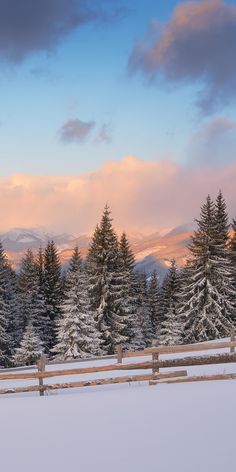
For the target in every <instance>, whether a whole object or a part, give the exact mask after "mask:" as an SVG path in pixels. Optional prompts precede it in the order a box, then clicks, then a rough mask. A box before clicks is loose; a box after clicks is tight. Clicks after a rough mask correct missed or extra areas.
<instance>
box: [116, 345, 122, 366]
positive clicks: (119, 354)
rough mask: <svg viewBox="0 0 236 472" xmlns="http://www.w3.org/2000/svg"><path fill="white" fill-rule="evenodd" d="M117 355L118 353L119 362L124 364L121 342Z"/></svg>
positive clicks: (117, 347)
mask: <svg viewBox="0 0 236 472" xmlns="http://www.w3.org/2000/svg"><path fill="white" fill-rule="evenodd" d="M116 355H117V364H122V357H123V355H122V346H121V344H118V345H117V346H116Z"/></svg>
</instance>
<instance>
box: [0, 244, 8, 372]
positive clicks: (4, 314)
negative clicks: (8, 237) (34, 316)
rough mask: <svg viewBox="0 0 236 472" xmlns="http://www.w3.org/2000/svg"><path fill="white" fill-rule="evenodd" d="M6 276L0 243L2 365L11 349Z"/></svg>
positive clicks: (0, 351)
mask: <svg viewBox="0 0 236 472" xmlns="http://www.w3.org/2000/svg"><path fill="white" fill-rule="evenodd" d="M6 277H7V260H6V255H5V253H4V250H3V247H2V244H1V243H0V365H1V366H3V367H6V366H7V365H9V356H10V351H11V343H10V337H9V335H8V333H7V326H8V322H9V317H10V310H9V305H8V303H7V294H6V286H7V285H6V283H7V280H6Z"/></svg>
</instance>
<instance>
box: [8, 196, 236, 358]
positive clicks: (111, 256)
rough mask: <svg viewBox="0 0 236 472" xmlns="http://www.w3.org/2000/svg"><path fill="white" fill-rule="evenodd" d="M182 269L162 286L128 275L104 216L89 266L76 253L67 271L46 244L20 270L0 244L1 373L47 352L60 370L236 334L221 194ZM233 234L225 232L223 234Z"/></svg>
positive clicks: (204, 211)
mask: <svg viewBox="0 0 236 472" xmlns="http://www.w3.org/2000/svg"><path fill="white" fill-rule="evenodd" d="M196 226H197V228H196V230H195V232H194V234H193V236H192V238H191V242H190V244H189V257H188V259H187V261H186V264H185V266H184V267H183V268H177V266H176V263H175V260H172V261H171V264H170V267H169V269H168V271H167V274H166V277H165V279H164V282H163V284H162V285H160V283H159V280H158V274H157V272H156V271H154V272H153V273H152V274H151V276H149V277H147V275H146V274H145V273H138V272H137V271H136V270H135V258H134V255H133V252H132V250H131V247H130V244H129V241H128V239H127V237H126V234H125V233H124V234H122V236H121V238H120V239H119V238H118V236H117V234H116V232H115V230H114V227H113V222H112V218H111V213H110V210H109V208H108V206H106V207H105V209H104V212H103V215H102V218H101V221H100V224H99V225H97V227H96V229H95V231H94V234H93V237H92V240H91V244H90V247H89V250H88V255H87V257H86V260H84V261H83V260H82V259H81V256H80V252H79V248H78V247H75V248H74V251H73V254H72V257H71V260H70V262H69V265H68V268H67V269H64V268H62V266H61V262H60V258H59V254H58V251H57V248H56V245H55V243H54V242H53V241H49V242H48V244H47V246H46V248H45V249H44V250H43V249H42V248H40V249H39V251H38V254H36V255H34V254H33V252H32V251H31V250H28V251H27V252H26V254H25V256H24V258H23V259H22V261H21V265H20V270H19V271H15V270H13V269H12V267H11V265H10V263H9V261H8V259H7V256H6V254H5V252H4V249H3V247H2V245H1V244H0V365H1V366H3V367H6V366H12V365H25V364H32V363H34V362H35V361H36V359H37V358H38V357H39V355H40V354H41V353H42V352H44V353H45V354H46V355H47V356H49V357H52V358H55V359H60V360H67V359H73V358H85V357H89V356H97V355H105V354H113V353H114V351H115V348H116V345H117V344H122V347H123V349H125V350H138V349H143V348H145V347H148V346H150V345H151V344H152V340H153V339H158V340H159V342H160V344H181V343H189V342H197V341H207V340H211V339H216V338H221V337H225V336H228V335H229V334H230V332H231V330H232V329H234V328H235V327H236V220H233V223H232V227H231V228H230V224H229V218H228V214H227V207H226V203H225V200H224V198H223V195H222V193H221V192H219V194H218V196H217V199H216V201H213V200H212V199H211V197H210V196H208V197H207V199H206V201H205V203H204V204H203V205H202V207H201V212H200V218H199V219H198V220H196ZM230 229H231V232H230Z"/></svg>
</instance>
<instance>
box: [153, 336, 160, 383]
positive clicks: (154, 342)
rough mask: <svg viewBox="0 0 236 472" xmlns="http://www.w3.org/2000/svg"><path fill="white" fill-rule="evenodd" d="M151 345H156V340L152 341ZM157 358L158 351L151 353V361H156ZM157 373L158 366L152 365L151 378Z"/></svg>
mask: <svg viewBox="0 0 236 472" xmlns="http://www.w3.org/2000/svg"><path fill="white" fill-rule="evenodd" d="M152 347H157V341H152ZM158 360H159V352H156V353H153V354H152V362H155V361H158ZM158 373H159V368H158V367H153V368H152V375H153V379H155V374H158Z"/></svg>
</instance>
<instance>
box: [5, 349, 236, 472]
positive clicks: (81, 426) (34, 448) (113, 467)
mask: <svg viewBox="0 0 236 472" xmlns="http://www.w3.org/2000/svg"><path fill="white" fill-rule="evenodd" d="M218 352H219V351H218ZM210 353H211V351H209V352H208V353H207V354H210ZM201 354H203V353H199V355H201ZM189 355H192V354H189ZM168 357H170V356H168ZM175 357H176V356H175ZM178 357H182V355H178ZM136 361H138V359H136ZM112 362H115V361H114V360H112V361H108V360H106V361H102V362H101V361H97V362H96V363H97V364H100V365H101V364H107V363H112ZM126 362H128V360H126ZM86 364H87V362H86V363H84V362H83V363H82V364H78V366H82V367H84V366H85V365H86ZM88 364H89V363H88ZM92 365H95V362H94V361H93V362H92ZM71 366H72V365H71V364H69V365H67V366H66V368H68V369H69V368H70V367H71ZM55 368H57V366H50V369H52V370H54V369H55ZM58 368H62V366H58ZM47 369H48V368H47ZM181 369H182V368H181ZM168 370H172V369H168ZM187 370H188V374H189V375H200V374H207V373H224V372H236V364H227V365H217V366H199V367H189V368H187ZM137 373H138V372H137V371H135V374H137ZM113 374H115V373H112V375H113ZM126 374H127V372H123V373H122V374H121V373H116V375H126ZM109 376H111V375H109V373H105V374H104V373H103V374H102V373H101V374H92V375H89V376H88V375H83V376H80V377H79V378H81V380H82V379H88V378H92V377H94V378H98V377H109ZM77 379H78V377H75V376H73V378H72V377H69V378H68V377H67V378H65V377H64V378H62V377H60V378H56V379H55V378H54V379H48V382H52V381H53V382H59V381H60V382H61V381H64V380H66V381H75V380H77ZM27 383H28V384H33V382H32V381H27ZM13 384H14V383H13V382H8V381H4V382H3V381H2V382H1V387H5V386H8V385H9V386H10V385H13ZM21 384H24V385H26V381H17V385H21ZM235 398H236V381H235V380H227V381H217V382H216V381H213V382H199V383H193V384H176V385H168V384H163V385H158V386H153V387H149V386H148V385H147V383H140V384H132V385H128V384H124V385H111V386H100V387H96V388H94V387H91V388H84V389H73V390H66V391H55V392H52V393H50V394H49V395H48V396H45V397H39V395H38V394H35V393H32V394H27V395H26V394H24V395H20V394H18V395H8V396H1V397H0V418H1V442H0V443H1V470H3V471H4V472H15V471H16V470H17V471H18V472H21V471H22V472H29V471H30V472H32V471H34V472H39V471H40V472H41V471H42V470H43V471H45V472H48V471H56V472H62V471H63V472H69V471H81V472H90V471H91V472H94V471H96V472H108V471H109V472H110V471H112V472H118V471H121V470H122V471H123V472H126V471H127V472H128V471H132V472H133V471H134V472H139V471H140V472H141V471H148V470H150V471H160V472H211V471H212V472H213V471H214V472H221V471H223V470H227V468H228V467H229V468H230V469H232V468H233V465H234V462H235V424H236V408H235ZM232 470H233V469H232Z"/></svg>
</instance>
